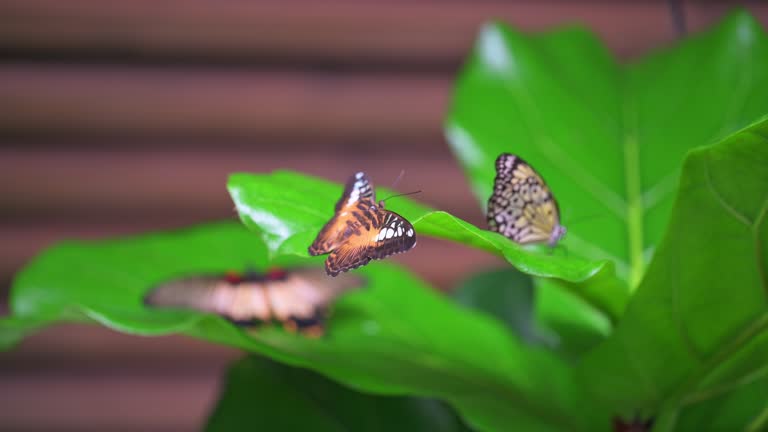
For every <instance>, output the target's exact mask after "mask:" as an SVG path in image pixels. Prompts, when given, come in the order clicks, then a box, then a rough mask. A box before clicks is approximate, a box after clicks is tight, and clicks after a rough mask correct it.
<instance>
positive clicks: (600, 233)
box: [446, 12, 768, 288]
mask: <svg viewBox="0 0 768 432" xmlns="http://www.w3.org/2000/svg"><path fill="white" fill-rule="evenodd" d="M766 112H768V40H766V36H765V34H764V32H763V30H762V28H761V27H760V25H759V24H758V23H756V22H755V21H754V19H752V18H751V17H750V16H749V15H748V14H747V13H744V12H739V13H735V14H733V15H731V16H730V17H729V18H727V19H725V20H724V21H723V22H722V23H721V24H719V25H718V26H716V27H715V28H713V29H712V30H710V31H707V32H705V33H702V34H700V35H697V36H695V37H692V38H690V39H687V40H684V41H682V42H681V43H679V44H677V45H675V46H673V47H670V48H668V49H666V50H663V51H660V52H657V53H655V54H652V55H650V56H648V57H646V58H644V59H642V60H640V61H638V62H636V63H633V64H630V65H628V66H620V65H618V64H617V63H616V62H615V61H614V59H613V58H612V57H611V56H610V54H609V53H608V52H607V51H606V49H605V48H604V47H603V45H602V44H601V43H599V41H598V40H597V39H596V38H595V36H594V35H593V34H592V33H589V32H587V31H584V30H580V29H569V30H564V31H559V32H552V33H547V34H543V35H540V36H532V37H531V36H524V35H522V34H520V33H518V32H516V31H514V30H512V29H510V28H509V27H507V26H505V25H503V24H499V23H493V24H489V25H486V26H485V27H484V28H483V29H482V31H481V32H480V36H479V38H478V40H477V43H476V45H475V48H474V51H473V53H472V56H471V58H470V59H469V61H468V62H467V64H466V66H465V67H464V69H463V72H462V73H461V76H460V78H459V82H458V84H457V86H456V88H455V92H454V95H453V103H452V105H451V109H450V113H449V115H448V118H447V121H446V133H447V136H448V139H449V142H450V143H451V147H452V149H453V151H454V153H455V154H456V155H457V157H458V158H459V160H460V161H461V162H462V163H463V165H464V167H465V169H466V171H467V175H468V177H469V179H470V180H471V184H472V186H473V190H474V191H475V194H476V196H477V198H478V200H479V201H480V203H481V205H483V206H485V203H486V202H487V200H488V197H489V196H490V194H491V189H492V185H493V177H494V169H493V162H494V159H495V158H496V157H497V156H498V155H499V154H500V153H502V152H511V153H516V154H518V155H520V156H522V157H523V158H524V159H526V160H527V161H528V162H529V163H531V164H532V165H533V166H534V167H535V168H536V169H537V170H538V171H539V172H540V173H542V175H543V176H544V178H545V179H546V180H547V182H548V184H549V185H550V187H551V189H552V190H553V192H554V194H555V196H556V197H557V199H558V201H559V204H560V209H561V211H562V220H563V223H564V224H565V225H566V226H567V227H568V230H569V231H568V234H567V235H566V237H565V239H564V240H563V242H562V243H563V244H564V245H565V246H566V247H567V249H568V251H569V253H571V254H576V255H579V256H581V257H585V258H589V259H608V260H610V261H612V262H613V263H615V265H616V269H617V272H618V275H619V276H620V277H622V278H623V279H624V280H626V281H627V283H628V285H629V286H630V287H632V288H634V287H636V286H637V284H638V283H639V282H640V280H641V277H642V275H643V273H644V271H645V267H646V265H647V263H648V262H649V260H650V257H651V256H652V253H653V251H654V249H655V248H656V245H657V243H658V242H659V240H660V239H661V237H662V234H663V233H664V232H665V227H666V226H667V221H668V218H669V214H670V209H671V206H672V200H673V193H674V191H675V185H676V184H677V182H678V178H679V174H680V166H681V164H682V161H683V157H684V156H685V154H686V152H687V151H688V150H690V149H692V148H694V147H697V146H701V145H705V144H710V143H712V142H714V141H716V140H717V139H719V138H722V137H724V136H726V135H727V134H728V133H730V132H733V131H735V130H738V129H739V128H741V127H743V126H745V125H747V124H749V123H750V122H752V121H754V120H755V119H756V118H759V117H760V116H762V115H763V114H764V113H766Z"/></svg>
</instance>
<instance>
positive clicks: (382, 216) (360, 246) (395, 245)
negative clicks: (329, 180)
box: [309, 172, 416, 276]
mask: <svg viewBox="0 0 768 432" xmlns="http://www.w3.org/2000/svg"><path fill="white" fill-rule="evenodd" d="M414 246H416V232H415V231H414V230H413V225H411V223H410V222H408V221H407V220H405V218H404V217H402V216H400V215H399V214H397V213H395V212H392V211H389V210H384V202H383V201H382V202H380V203H379V204H378V205H376V197H375V192H374V191H373V187H372V186H371V182H370V180H368V177H367V176H366V175H365V173H363V172H359V173H357V174H355V175H353V176H352V177H350V179H349V181H347V185H346V188H345V189H344V193H343V194H342V196H341V199H339V202H337V203H336V209H335V214H334V215H333V217H332V218H331V220H330V221H328V223H326V224H325V226H324V227H323V229H322V230H320V233H319V234H318V235H317V238H315V241H314V242H313V243H312V245H311V246H310V247H309V254H310V255H323V254H330V255H329V256H328V258H327V259H326V260H325V270H326V272H327V273H328V274H329V275H331V276H336V275H338V274H339V273H340V272H346V271H349V270H351V269H354V268H358V267H360V266H364V265H366V264H368V262H370V261H371V260H375V259H382V258H386V257H388V256H390V255H392V254H396V253H401V252H405V251H408V250H409V249H411V248H413V247H414Z"/></svg>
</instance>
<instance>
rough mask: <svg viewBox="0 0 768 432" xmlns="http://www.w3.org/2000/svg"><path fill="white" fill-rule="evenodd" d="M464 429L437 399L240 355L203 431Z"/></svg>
mask: <svg viewBox="0 0 768 432" xmlns="http://www.w3.org/2000/svg"><path fill="white" fill-rule="evenodd" d="M250 428H253V429H257V430H266V431H302V430H312V431H317V432H323V431H327V432H338V431H355V430H364V431H373V432H375V431H391V430H395V429H396V430H399V431H413V432H422V431H446V432H451V431H466V430H467V429H466V427H465V426H464V425H462V424H461V422H460V421H459V419H458V418H457V417H456V415H455V414H454V413H453V411H451V410H450V409H449V408H448V407H446V406H445V405H443V404H441V403H440V402H438V401H435V400H431V399H423V398H415V397H386V396H371V395H366V394H362V393H358V392H355V391H353V390H350V389H348V388H346V387H343V386H341V385H339V384H337V383H335V382H333V381H331V380H329V379H327V378H324V377H322V376H320V375H318V374H317V373H313V372H310V371H308V370H305V369H298V368H292V367H287V366H284V365H280V364H277V363H274V362H271V361H268V360H265V359H263V358H258V357H254V356H250V357H246V358H243V359H241V360H239V361H238V362H236V363H235V364H234V365H233V366H232V367H231V368H230V370H229V372H228V373H227V379H226V386H225V388H224V390H223V392H222V394H221V395H220V396H219V402H218V404H217V405H216V409H215V410H214V412H213V414H212V415H211V417H210V418H209V419H208V425H207V427H206V431H208V432H239V431H242V430H249V429H250Z"/></svg>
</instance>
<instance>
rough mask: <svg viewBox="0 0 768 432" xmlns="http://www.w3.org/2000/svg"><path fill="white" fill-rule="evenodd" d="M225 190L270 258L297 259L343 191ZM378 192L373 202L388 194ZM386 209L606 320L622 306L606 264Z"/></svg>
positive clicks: (273, 184)
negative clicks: (564, 293) (555, 284)
mask: <svg viewBox="0 0 768 432" xmlns="http://www.w3.org/2000/svg"><path fill="white" fill-rule="evenodd" d="M228 188H229V192H230V195H231V196H232V200H233V201H234V202H235V206H236V208H237V211H238V213H239V214H240V218H241V219H242V221H243V223H245V225H246V226H248V227H250V228H252V229H254V230H255V231H256V232H257V233H259V235H261V237H262V238H263V239H264V242H265V243H266V244H267V246H268V248H269V250H270V252H272V253H273V254H282V255H286V254H290V255H296V256H302V257H306V256H308V254H307V248H308V246H309V245H310V244H311V243H312V241H313V240H314V238H315V236H317V233H318V232H319V231H320V229H321V228H322V227H323V225H325V223H326V222H327V221H328V220H329V219H330V218H331V217H332V216H333V207H334V205H335V204H336V201H338V199H339V197H341V193H342V190H343V187H342V186H341V185H339V184H334V183H331V182H328V181H325V180H322V179H318V178H315V177H310V176H306V175H303V174H300V173H295V172H289V171H276V172H274V173H271V174H242V173H240V174H233V175H232V176H231V177H230V179H229V183H228ZM379 191H380V192H381V193H379V196H385V195H388V194H389V193H388V192H386V191H383V190H381V189H379ZM391 209H392V210H394V211H396V212H397V213H399V214H401V215H402V216H403V217H405V218H406V219H407V220H409V221H410V222H411V223H412V224H413V226H414V229H415V230H416V232H417V236H419V235H426V236H431V237H436V238H441V239H444V240H451V241H454V242H457V243H461V244H464V245H467V246H472V247H475V248H479V249H483V250H486V251H488V252H491V253H494V254H497V255H500V256H503V257H504V258H506V259H507V261H509V262H510V263H512V264H513V265H515V267H517V268H518V269H520V270H521V271H523V272H525V273H528V274H531V275H536V276H542V277H550V278H559V279H562V280H563V281H565V282H566V284H565V285H566V286H567V287H568V288H570V289H572V290H573V292H574V293H576V294H577V295H579V296H580V297H581V298H583V299H584V300H585V301H586V302H588V303H589V304H591V305H593V307H595V308H596V309H598V310H599V311H601V313H603V314H605V315H606V316H608V317H610V318H611V319H616V318H617V317H618V316H619V314H620V312H621V310H622V308H623V306H624V302H625V300H626V291H625V290H624V289H623V288H622V287H621V285H620V284H619V282H618V280H616V279H615V277H614V276H613V267H612V265H611V264H610V263H608V262H606V261H588V260H584V259H580V258H577V257H574V256H565V255H564V254H555V253H552V252H551V251H547V250H542V249H531V248H524V247H522V246H520V245H518V244H517V243H515V242H512V241H510V240H508V239H507V238H505V237H504V236H502V235H500V234H498V233H495V232H491V231H487V230H483V229H480V228H478V227H476V226H474V225H472V224H470V223H468V222H465V221H463V220H461V219H459V218H457V217H455V216H452V215H450V214H449V213H446V212H444V211H436V210H432V209H430V208H428V207H425V206H423V205H421V204H418V203H416V202H415V201H413V200H410V199H408V198H405V197H401V198H398V199H397V200H393V201H392V204H391ZM417 247H418V244H417Z"/></svg>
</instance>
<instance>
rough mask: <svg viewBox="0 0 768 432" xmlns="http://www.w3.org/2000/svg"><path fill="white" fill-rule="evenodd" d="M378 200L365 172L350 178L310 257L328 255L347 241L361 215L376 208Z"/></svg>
mask: <svg viewBox="0 0 768 432" xmlns="http://www.w3.org/2000/svg"><path fill="white" fill-rule="evenodd" d="M375 204H376V198H375V193H374V190H373V187H371V181H370V180H369V179H368V176H367V175H365V173H363V172H358V173H356V174H354V175H353V176H352V177H350V178H349V180H348V181H347V184H346V186H345V188H344V193H342V195H341V198H340V199H339V201H338V202H337V203H336V207H335V212H334V215H333V217H332V218H331V220H329V221H328V222H327V223H326V224H325V226H324V227H323V229H321V230H320V233H318V235H317V237H316V238H315V241H314V242H312V245H310V246H309V254H310V255H313V256H314V255H322V254H327V253H329V252H331V251H332V250H334V249H335V248H336V247H338V246H339V245H340V244H342V243H343V242H344V241H345V238H346V237H348V236H349V235H350V234H351V232H353V231H354V227H353V225H359V224H361V223H362V222H361V221H360V220H359V217H360V215H361V213H364V212H365V211H366V209H370V207H371V206H375Z"/></svg>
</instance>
